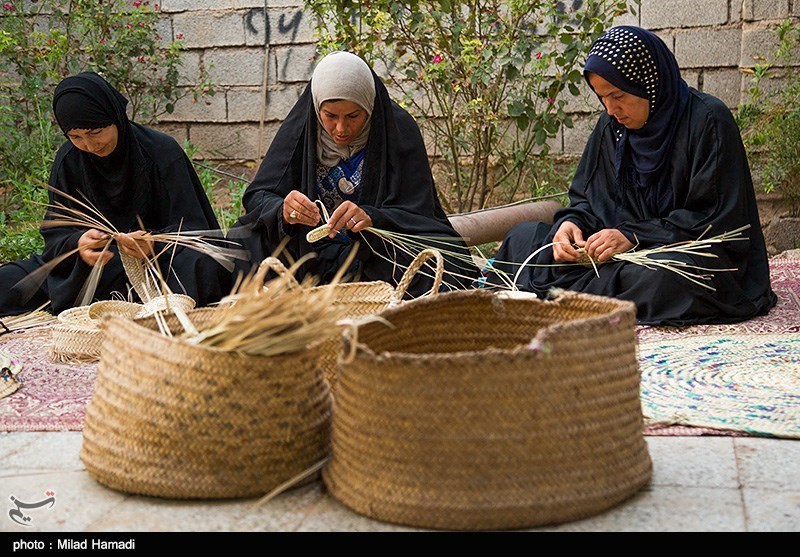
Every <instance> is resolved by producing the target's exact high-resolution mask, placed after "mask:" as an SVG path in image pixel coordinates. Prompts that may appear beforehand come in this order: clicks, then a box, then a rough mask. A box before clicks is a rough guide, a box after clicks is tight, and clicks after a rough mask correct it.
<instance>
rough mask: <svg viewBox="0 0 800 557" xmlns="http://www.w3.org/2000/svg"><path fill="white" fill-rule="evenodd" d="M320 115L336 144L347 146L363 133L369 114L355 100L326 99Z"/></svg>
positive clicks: (324, 126)
mask: <svg viewBox="0 0 800 557" xmlns="http://www.w3.org/2000/svg"><path fill="white" fill-rule="evenodd" d="M319 117H320V120H322V127H323V128H325V131H326V132H328V134H329V135H330V136H331V137H332V138H333V140H334V141H335V142H336V144H337V145H342V146H347V145H350V143H352V142H353V141H354V140H355V139H356V137H358V134H359V133H361V130H362V129H363V128H364V124H366V123H367V119H368V118H369V114H367V111H366V110H364V109H363V108H361V107H360V106H359V105H357V104H356V103H354V102H353V101H325V102H324V103H322V105H321V106H320V108H319Z"/></svg>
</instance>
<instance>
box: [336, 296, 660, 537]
mask: <svg viewBox="0 0 800 557" xmlns="http://www.w3.org/2000/svg"><path fill="white" fill-rule="evenodd" d="M378 316H379V317H381V318H383V319H385V320H387V321H388V322H389V323H391V324H392V326H391V327H389V326H387V325H386V324H385V323H382V322H380V321H372V322H360V323H357V324H355V325H354V328H353V329H351V330H349V331H348V332H347V333H346V334H345V335H344V341H345V353H347V352H348V350H350V348H353V347H354V348H355V351H354V353H353V354H352V356H351V357H350V358H346V357H345V358H343V359H342V361H341V362H340V368H339V370H340V377H339V385H338V387H337V391H336V396H335V398H334V418H333V422H332V429H331V444H332V445H331V460H330V461H329V463H328V464H327V465H326V467H325V468H324V469H323V481H324V483H325V485H326V487H327V489H328V491H329V492H330V493H331V495H332V496H333V497H334V498H335V499H337V500H338V501H340V502H341V503H343V504H345V505H346V506H348V507H350V508H351V509H353V510H354V511H356V512H358V513H360V514H363V515H365V516H369V517H371V518H374V519H378V520H383V521H387V522H393V523H399V524H405V525H411V526H416V527H423V528H438V529H457V530H483V529H511V528H524V527H533V526H537V525H545V524H556V523H561V522H565V521H570V520H576V519H581V518H585V517H589V516H592V515H595V514H597V513H600V512H602V511H604V510H606V509H609V508H611V507H613V506H615V505H617V504H619V503H621V502H622V501H624V500H625V499H627V498H629V497H630V496H632V495H633V494H634V493H635V492H637V491H638V490H639V489H641V488H642V487H643V486H644V485H646V484H647V483H648V482H649V480H650V478H651V474H652V462H651V460H650V455H649V453H648V450H647V445H646V443H645V441H644V437H643V435H642V425H643V420H642V410H641V405H640V402H639V367H638V361H637V358H636V337H635V330H634V324H635V308H634V305H633V304H632V303H630V302H625V301H618V300H613V299H608V298H603V297H596V296H589V295H584V294H577V293H565V294H562V295H561V296H560V297H558V298H557V299H556V300H554V301H542V300H538V299H535V297H518V296H505V297H503V295H502V294H499V293H491V292H488V291H484V290H472V291H463V292H448V293H442V294H440V295H438V296H435V297H432V298H425V299H419V300H413V301H409V302H407V303H405V304H402V305H400V306H398V307H396V308H390V309H386V310H384V311H381V312H380V313H378Z"/></svg>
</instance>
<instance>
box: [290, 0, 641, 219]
mask: <svg viewBox="0 0 800 557" xmlns="http://www.w3.org/2000/svg"><path fill="white" fill-rule="evenodd" d="M305 4H306V6H307V8H308V9H309V10H310V11H311V12H312V13H313V15H314V17H315V21H316V23H315V28H316V33H317V36H318V48H319V50H320V51H321V52H322V53H326V52H329V51H332V50H349V51H351V52H355V53H358V54H360V55H361V56H363V57H364V58H365V59H366V60H367V61H368V62H370V63H371V64H372V65H373V66H374V67H375V68H376V69H377V71H378V72H379V73H381V74H383V75H384V76H385V77H386V80H387V85H388V86H389V87H390V88H393V89H394V90H397V91H399V93H400V94H401V95H402V99H403V103H404V104H405V105H406V106H407V107H408V108H409V109H410V110H411V112H412V114H413V115H414V116H415V117H417V118H418V119H419V121H420V125H421V127H422V130H423V134H424V136H425V137H426V140H427V141H428V142H429V144H428V149H429V151H430V153H429V154H430V155H431V156H432V157H433V158H434V160H435V159H437V158H438V159H439V160H440V161H441V164H436V165H435V170H436V174H437V183H438V186H439V193H440V198H441V199H442V202H443V203H444V204H445V208H446V210H447V211H448V212H464V211H470V210H473V209H476V208H483V207H486V206H492V205H495V204H502V203H505V202H508V201H510V200H512V199H515V198H518V197H519V196H521V195H522V196H525V195H533V196H536V195H541V194H542V193H550V192H551V191H552V190H551V188H550V186H551V184H552V177H553V175H552V174H551V173H550V169H549V168H548V166H547V164H548V163H547V155H548V153H549V150H550V145H549V143H548V141H550V140H551V139H552V138H554V137H556V135H557V133H558V130H559V129H560V128H561V126H566V127H571V126H572V120H571V119H570V117H569V116H568V114H567V113H566V112H565V105H566V100H564V99H563V95H562V93H564V91H565V90H566V91H568V92H569V93H571V94H573V95H578V94H579V89H578V84H579V83H580V82H582V80H583V76H582V74H581V69H580V66H581V64H582V62H583V60H584V59H585V56H586V54H587V52H588V50H589V47H590V45H591V43H592V42H593V41H594V40H595V39H596V38H597V37H599V36H600V35H601V34H602V33H603V32H604V31H605V30H606V29H607V28H608V27H609V26H610V25H611V22H612V19H613V18H614V17H616V16H619V15H621V14H623V13H625V12H627V11H628V9H629V8H628V4H630V2H628V1H625V0H587V1H585V2H573V3H572V5H573V6H578V7H577V8H565V7H564V5H565V4H566V3H565V2H552V1H550V0H478V1H474V0H472V1H466V0H430V1H422V0H415V1H413V2H403V3H400V2H394V1H393V0H374V1H370V2H357V1H354V0H306V2H305ZM631 11H632V9H631ZM395 96H398V95H395ZM548 190H550V191H548Z"/></svg>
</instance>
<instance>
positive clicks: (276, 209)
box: [231, 72, 478, 296]
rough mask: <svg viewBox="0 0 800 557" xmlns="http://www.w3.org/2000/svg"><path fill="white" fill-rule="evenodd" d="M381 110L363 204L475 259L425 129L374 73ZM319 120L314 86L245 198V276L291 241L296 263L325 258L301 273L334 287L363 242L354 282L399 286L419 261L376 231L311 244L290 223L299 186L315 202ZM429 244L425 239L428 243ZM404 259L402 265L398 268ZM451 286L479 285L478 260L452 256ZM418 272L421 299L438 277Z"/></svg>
mask: <svg viewBox="0 0 800 557" xmlns="http://www.w3.org/2000/svg"><path fill="white" fill-rule="evenodd" d="M373 78H374V80H375V90H376V96H375V106H374V110H373V113H372V121H371V128H370V134H369V140H368V142H367V146H366V150H367V151H366V156H365V159H364V172H363V178H362V181H361V186H360V187H359V188H358V190H357V191H358V199H357V201H356V203H357V204H358V206H359V207H361V208H362V209H363V210H364V211H365V212H366V213H367V214H368V215H369V216H370V218H371V219H372V226H373V228H377V229H383V230H388V231H391V232H399V233H404V234H409V235H415V236H427V237H432V236H436V237H439V239H440V240H441V241H444V242H446V244H445V245H442V244H435V243H434V242H431V243H430V245H431V247H440V246H441V247H444V248H446V249H455V250H457V251H459V252H460V254H461V255H462V256H463V257H464V258H467V259H468V258H469V251H468V249H467V248H466V245H464V243H463V242H462V241H460V240H457V236H458V235H457V233H456V232H455V230H454V229H453V227H452V225H451V224H450V222H449V221H448V219H447V216H446V215H445V213H444V210H443V209H442V206H441V204H440V202H439V199H438V197H437V194H436V189H435V186H434V182H433V176H432V174H431V170H430V165H429V162H428V158H427V153H426V150H425V144H424V142H423V140H422V135H421V133H420V130H419V127H418V126H417V124H416V122H415V121H414V120H413V118H412V117H411V115H410V114H408V112H406V111H405V110H403V109H402V108H401V107H400V106H399V105H397V104H396V103H395V102H393V101H391V99H390V98H389V95H388V93H387V91H386V87H385V86H384V85H383V83H382V82H381V81H380V79H379V78H378V77H377V75H375V74H374V72H373ZM317 125H318V123H317V117H316V113H315V111H314V107H313V101H312V95H311V85H310V84H309V85H308V87H307V88H306V90H305V91H304V93H303V95H302V96H301V97H300V99H299V100H298V102H297V104H296V105H295V106H294V108H293V109H292V110H291V112H290V113H289V115H288V117H287V118H286V120H285V121H284V123H283V124H282V126H281V128H280V130H279V131H278V133H277V135H276V137H275V139H274V140H273V142H272V144H271V145H270V148H269V149H268V151H267V154H266V156H265V157H264V160H263V162H262V164H261V166H260V168H259V170H258V173H257V174H256V176H255V179H254V180H253V182H252V184H251V185H250V186H249V187H248V188H247V191H246V192H245V194H244V198H243V205H244V207H245V210H246V214H245V215H244V216H243V217H241V218H240V219H239V223H238V225H237V227H235V228H234V229H233V230H232V234H231V237H232V238H233V237H235V238H239V239H241V241H242V242H243V244H244V246H245V247H246V248H247V249H248V250H249V252H250V264H249V266H248V268H246V269H243V271H249V270H250V269H251V267H252V266H254V265H257V264H258V263H260V262H261V261H262V260H263V259H264V258H266V257H268V256H270V255H273V253H274V252H275V250H276V248H278V246H280V244H281V241H282V240H283V239H284V237H285V236H288V237H289V239H288V244H287V245H286V247H285V250H286V254H288V256H289V259H293V260H298V259H300V258H301V257H302V256H304V255H305V254H307V253H311V252H314V253H316V254H317V257H315V258H314V259H312V260H310V261H308V262H307V263H306V264H305V265H304V266H303V267H302V268H301V269H300V270H299V272H298V274H297V278H298V279H301V280H302V277H304V276H305V275H307V274H311V275H314V276H316V277H317V278H318V279H319V280H320V281H321V282H323V283H324V282H327V281H329V280H330V278H332V276H333V275H334V274H335V272H336V271H337V270H338V269H339V268H340V266H341V265H342V264H343V263H344V262H345V260H346V258H347V255H348V253H349V251H350V249H351V248H352V247H353V246H354V243H355V242H359V245H360V247H359V251H358V255H357V258H356V260H355V263H354V264H353V266H352V267H351V268H350V269H349V273H350V278H352V279H354V280H355V279H357V280H364V281H377V280H382V281H386V282H389V283H390V284H392V285H396V284H397V282H398V281H399V280H400V278H401V276H402V274H403V272H404V270H405V268H406V267H407V266H408V264H409V263H410V260H411V257H410V256H409V255H407V254H405V253H402V252H399V251H396V250H395V249H394V248H393V247H392V246H390V245H386V244H384V243H383V242H382V241H381V240H380V239H379V238H378V237H377V236H375V235H374V234H372V233H370V232H360V233H357V234H352V233H349V232H348V236H349V238H350V241H349V242H348V241H341V240H337V239H334V240H327V239H326V240H323V241H320V242H317V243H314V244H310V243H309V242H308V241H306V233H307V232H308V231H309V230H310V228H309V227H306V226H303V225H284V224H283V222H282V218H281V215H282V207H283V200H284V198H285V197H286V195H287V194H288V193H289V192H290V191H292V190H293V189H297V190H300V191H301V192H302V193H303V194H305V195H306V196H307V197H308V198H309V199H312V200H315V199H317V198H318V196H317V193H316V179H315V178H316V165H317V155H316V134H317ZM424 241H425V240H423V242H424ZM286 254H283V255H286ZM395 262H396V264H395ZM445 269H446V271H447V272H446V273H445V277H444V282H443V288H465V287H469V286H470V285H471V284H472V281H473V280H475V278H476V277H477V274H478V269H477V268H476V267H474V266H473V265H472V264H471V262H470V263H464V262H463V261H462V259H461V258H454V257H447V256H446V255H445ZM429 275H430V273H428V274H427V275H423V274H418V275H417V277H416V278H415V279H414V281H413V282H412V284H411V287H410V288H409V290H408V293H409V294H410V295H411V296H419V295H422V294H424V293H426V292H427V291H428V290H430V288H431V286H432V278H431V276H429Z"/></svg>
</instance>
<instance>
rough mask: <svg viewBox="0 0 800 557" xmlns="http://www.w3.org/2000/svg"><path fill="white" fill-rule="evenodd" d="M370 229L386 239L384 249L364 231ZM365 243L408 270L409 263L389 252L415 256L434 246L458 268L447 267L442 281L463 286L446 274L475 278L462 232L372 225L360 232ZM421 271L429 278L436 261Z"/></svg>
mask: <svg viewBox="0 0 800 557" xmlns="http://www.w3.org/2000/svg"><path fill="white" fill-rule="evenodd" d="M367 232H369V233H371V234H374V235H375V236H377V238H378V240H379V241H380V242H382V243H383V245H384V248H385V249H384V250H380V249H377V248H376V247H375V246H374V245H373V244H374V241H373V242H370V240H369V237H368V236H367V234H365V233H367ZM360 234H361V236H362V238H363V239H364V243H366V245H367V246H368V247H369V249H370V251H372V253H373V254H374V255H376V256H377V257H379V258H381V259H383V260H385V261H388V262H389V263H391V264H392V265H394V266H396V267H398V268H400V269H402V271H403V272H405V271H406V270H408V266H404V265H401V264H400V263H399V262H398V261H397V258H396V257H395V258H391V257H387V255H386V254H387V253H388V254H393V253H394V254H396V253H398V252H400V253H404V254H406V255H408V256H409V257H410V258H411V259H412V260H413V259H415V258H416V257H417V256H418V255H419V254H420V252H422V251H423V250H426V249H433V250H436V251H438V252H439V253H441V254H442V255H443V256H445V257H446V258H447V260H448V261H450V262H451V263H453V264H454V267H455V268H456V269H457V270H452V268H450V269H448V268H445V270H444V273H443V275H444V277H443V279H442V285H443V286H445V287H447V288H449V289H450V290H459V289H461V288H463V287H462V286H460V284H457V283H454V282H453V281H452V280H447V278H446V277H450V278H459V279H467V280H474V278H475V277H474V274H475V273H474V270H475V266H476V264H475V261H474V259H473V258H472V256H471V255H470V254H469V253H465V252H464V246H463V244H462V243H461V242H464V241H465V240H464V239H463V238H461V237H459V236H425V235H413V234H405V233H401V232H392V231H389V230H383V229H380V228H375V227H369V228H365V229H364V230H362V231H361V232H360ZM419 274H421V275H424V276H427V277H429V278H435V267H434V266H433V263H426V264H425V265H424V266H423V268H422V269H421V270H420V271H419Z"/></svg>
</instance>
